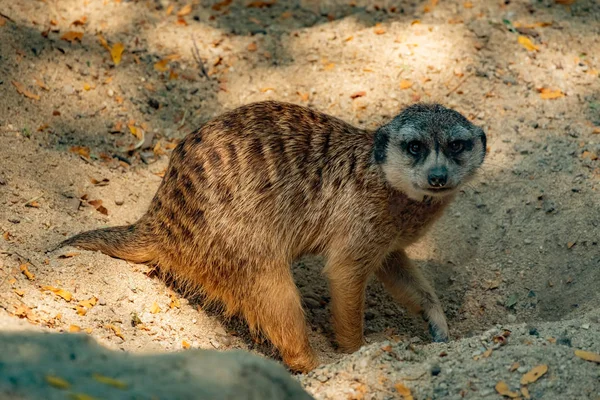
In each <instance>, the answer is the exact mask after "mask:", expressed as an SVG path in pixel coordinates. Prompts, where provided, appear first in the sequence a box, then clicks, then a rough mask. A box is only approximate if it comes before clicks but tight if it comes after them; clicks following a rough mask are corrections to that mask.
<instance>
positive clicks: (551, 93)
mask: <svg viewBox="0 0 600 400" xmlns="http://www.w3.org/2000/svg"><path fill="white" fill-rule="evenodd" d="M564 95H565V94H564V93H563V92H561V91H560V89H556V90H550V89H546V88H542V89H540V97H541V98H542V99H544V100H554V99H558V98H560V97H564Z"/></svg>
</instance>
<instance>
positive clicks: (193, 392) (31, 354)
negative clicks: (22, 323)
mask: <svg viewBox="0 0 600 400" xmlns="http://www.w3.org/2000/svg"><path fill="white" fill-rule="evenodd" d="M94 374H99V375H103V376H106V377H110V378H114V379H117V380H118V381H120V382H122V385H123V387H115V386H114V385H110V384H105V383H102V382H101V381H99V380H97V379H94V378H93V376H94ZM48 377H56V378H59V379H60V380H62V381H59V383H60V382H65V386H63V387H62V388H61V387H60V386H61V385H60V384H58V383H54V384H52V381H51V380H49V378H48ZM55 382H56V380H55ZM74 394H85V395H87V396H91V397H93V398H98V399H100V398H103V399H104V398H106V399H109V398H110V399H133V398H137V399H149V398H161V399H257V400H258V399H273V400H276V399H277V400H278V399H294V400H295V399H298V400H300V399H306V400H308V399H311V398H312V397H311V396H310V395H308V394H307V393H306V392H305V391H304V390H303V389H302V387H301V386H300V384H299V383H298V382H297V381H295V380H294V379H293V378H292V377H291V376H290V375H289V374H288V373H287V372H286V370H285V369H284V368H283V367H282V366H280V365H278V364H277V363H275V362H274V361H270V360H267V359H264V358H262V357H258V356H255V355H252V354H250V353H247V352H243V351H240V350H235V351H228V352H218V351H214V350H197V349H194V350H188V351H184V352H179V353H172V354H160V355H144V356H137V355H131V354H127V353H118V352H114V351H111V350H108V349H105V348H103V347H101V346H99V345H98V344H97V343H96V342H95V341H94V340H93V339H92V338H91V337H90V336H87V335H84V334H43V333H30V332H17V333H2V334H0V398H2V399H8V398H11V399H17V398H18V399H48V400H53V399H65V398H71V397H72V396H73V395H74Z"/></svg>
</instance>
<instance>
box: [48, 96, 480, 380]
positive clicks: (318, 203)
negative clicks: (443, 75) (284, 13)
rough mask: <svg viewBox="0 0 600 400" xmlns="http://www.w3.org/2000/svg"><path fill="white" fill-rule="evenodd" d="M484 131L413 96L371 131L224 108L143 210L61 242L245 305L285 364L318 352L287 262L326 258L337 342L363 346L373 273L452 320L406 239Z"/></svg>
mask: <svg viewBox="0 0 600 400" xmlns="http://www.w3.org/2000/svg"><path fill="white" fill-rule="evenodd" d="M485 149H486V136H485V134H484V132H483V130H482V129H481V128H479V127H477V126H475V125H473V124H472V123H471V122H469V120H467V119H466V118H465V117H464V116H462V115H461V114H460V113H458V112H456V111H454V110H451V109H448V108H445V107H443V106H441V105H439V104H415V105H411V106H409V107H407V108H405V109H404V110H403V111H401V112H400V114H399V115H397V116H396V117H395V118H393V119H392V120H391V121H390V122H389V123H386V124H384V125H382V126H381V127H379V128H378V129H376V130H374V131H368V130H363V129H359V128H357V127H354V126H352V125H350V124H348V123H346V122H344V121H342V120H340V119H338V118H335V117H332V116H329V115H326V114H324V113H321V112H318V111H315V110H313V109H310V108H307V107H303V106H299V105H294V104H288V103H282V102H276V101H264V102H258V103H252V104H249V105H245V106H242V107H239V108H237V109H234V110H232V111H229V112H226V113H224V114H222V115H220V116H218V117H216V118H215V119H213V120H212V121H210V122H208V123H207V124H205V125H204V126H203V127H201V128H200V129H199V130H197V131H195V132H193V133H191V134H189V135H187V136H186V137H185V138H184V139H183V140H182V141H181V142H180V143H179V144H178V145H177V147H176V148H175V150H174V151H173V153H172V155H171V159H170V162H169V166H168V167H167V171H166V173H165V176H164V178H163V180H162V182H161V184H160V187H159V188H158V191H157V192H156V194H155V196H154V198H153V200H152V202H151V204H150V206H149V209H148V210H147V212H146V213H145V214H144V215H143V216H142V217H141V218H140V219H139V220H138V221H137V222H136V223H134V224H132V225H128V226H118V227H111V228H106V229H99V230H93V231H88V232H84V233H80V234H78V235H76V236H73V237H72V238H70V239H67V240H66V241H64V242H62V243H61V244H60V245H59V247H62V246H65V245H72V246H77V247H80V248H82V249H87V250H99V251H101V252H103V253H105V254H108V255H110V256H113V257H117V258H121V259H125V260H129V261H132V262H136V263H151V264H154V265H157V266H158V267H159V269H160V270H161V271H164V272H165V273H168V274H170V275H172V276H173V277H174V278H175V280H176V281H178V282H180V283H182V284H183V285H185V287H187V288H191V289H193V290H197V291H198V292H202V293H203V294H204V295H205V296H206V298H207V299H208V300H218V301H220V302H221V303H222V304H224V305H225V310H226V315H229V316H231V315H235V314H241V315H242V316H243V317H244V318H245V320H246V321H247V323H248V325H249V327H250V329H251V331H253V332H258V331H260V332H262V333H264V334H265V335H266V337H267V338H268V339H269V340H270V341H271V343H272V344H273V345H274V346H275V347H276V348H277V349H278V350H279V352H280V355H281V357H282V359H283V361H284V363H285V364H287V366H288V367H289V368H290V369H291V370H294V371H304V372H306V371H309V370H311V369H313V368H315V367H316V366H317V365H318V357H317V356H316V354H315V352H314V351H313V349H312V347H311V345H310V343H309V340H308V325H307V323H306V320H305V313H304V310H303V308H302V302H301V296H300V293H299V291H298V288H297V287H296V285H295V283H294V280H293V278H292V272H291V264H292V262H293V261H294V260H295V259H297V258H299V257H300V256H302V255H304V254H309V253H310V254H319V255H322V256H324V258H325V260H326V263H325V267H324V270H323V273H324V275H325V276H326V278H327V279H328V283H329V288H330V294H331V304H330V306H331V313H332V321H333V328H334V331H335V336H336V341H337V343H338V345H339V347H340V348H341V349H342V350H343V351H346V352H353V351H355V350H357V349H358V348H360V347H361V346H362V345H363V344H364V337H363V309H364V302H365V287H366V285H367V280H368V279H369V277H370V276H372V275H375V276H376V277H377V278H378V279H379V280H381V282H382V283H383V285H384V287H385V288H386V289H387V290H388V291H389V292H390V293H391V295H392V296H393V297H394V298H395V299H396V300H397V301H399V302H400V303H401V304H403V305H404V306H406V307H407V308H408V309H410V310H412V311H414V312H417V313H421V315H422V316H423V318H424V319H425V320H426V321H428V323H429V327H430V332H431V334H432V335H433V339H434V340H435V341H446V340H447V339H448V325H447V323H446V318H445V316H444V312H443V309H442V306H441V304H440V301H439V300H438V297H437V295H436V294H435V292H434V290H433V288H432V286H431V284H430V283H429V282H428V281H427V280H426V279H425V277H424V276H423V274H422V273H421V271H420V270H419V269H418V268H417V267H416V266H415V265H414V264H412V263H411V261H410V260H409V258H408V257H407V255H406V252H405V248H406V247H407V246H409V245H410V244H412V243H414V242H415V241H416V240H418V239H419V238H420V237H421V236H423V234H424V233H425V232H426V230H427V229H428V228H429V227H430V226H431V225H432V223H433V222H434V221H435V220H436V219H438V217H439V216H440V215H441V214H442V211H443V210H444V208H445V207H446V206H447V205H448V204H449V203H450V202H451V200H452V198H453V197H454V195H455V193H456V192H457V191H458V190H459V188H460V187H461V185H463V184H464V183H465V182H467V181H469V180H470V179H471V178H472V177H473V176H474V174H475V172H476V171H477V170H478V168H479V167H480V165H481V164H482V163H483V160H484V157H485Z"/></svg>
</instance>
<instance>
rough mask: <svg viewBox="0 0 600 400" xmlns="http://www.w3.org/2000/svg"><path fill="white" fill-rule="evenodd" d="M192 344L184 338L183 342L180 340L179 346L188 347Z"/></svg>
mask: <svg viewBox="0 0 600 400" xmlns="http://www.w3.org/2000/svg"><path fill="white" fill-rule="evenodd" d="M191 346H192V345H191V344H189V343H188V342H186V341H185V340H184V341H183V342H181V347H183V348H184V349H186V350H187V349H189V348H190V347H191Z"/></svg>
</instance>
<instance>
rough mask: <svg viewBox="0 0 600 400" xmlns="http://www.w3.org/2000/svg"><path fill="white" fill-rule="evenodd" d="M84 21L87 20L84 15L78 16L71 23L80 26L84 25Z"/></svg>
mask: <svg viewBox="0 0 600 400" xmlns="http://www.w3.org/2000/svg"><path fill="white" fill-rule="evenodd" d="M86 21H87V17H86V16H85V15H84V16H83V17H81V18H79V19H78V20H75V21H73V22H71V25H74V26H82V25H85V22H86Z"/></svg>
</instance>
